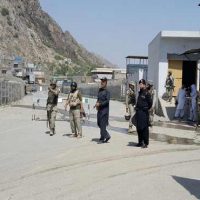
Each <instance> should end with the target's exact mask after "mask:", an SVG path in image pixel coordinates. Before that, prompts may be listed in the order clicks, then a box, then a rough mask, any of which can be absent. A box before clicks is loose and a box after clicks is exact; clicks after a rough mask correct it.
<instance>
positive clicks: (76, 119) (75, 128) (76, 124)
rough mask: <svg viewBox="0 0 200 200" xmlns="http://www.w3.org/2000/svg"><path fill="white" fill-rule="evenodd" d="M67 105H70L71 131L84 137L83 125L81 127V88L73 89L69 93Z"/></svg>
mask: <svg viewBox="0 0 200 200" xmlns="http://www.w3.org/2000/svg"><path fill="white" fill-rule="evenodd" d="M67 105H69V107H70V110H69V118H70V126H71V131H72V134H73V135H74V136H76V137H77V136H80V137H82V127H81V116H80V113H81V106H82V96H81V94H80V92H79V90H75V91H73V92H72V91H71V92H70V94H69V95H68V99H67Z"/></svg>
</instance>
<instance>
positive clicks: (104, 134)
mask: <svg viewBox="0 0 200 200" xmlns="http://www.w3.org/2000/svg"><path fill="white" fill-rule="evenodd" d="M106 87H107V78H106V77H103V78H102V79H101V87H100V88H99V92H98V96H97V102H96V104H95V107H96V109H97V110H98V112H97V124H98V126H99V128H100V134H101V137H100V139H99V141H100V142H103V143H104V142H108V140H110V138H111V137H110V135H109V133H108V131H107V130H106V126H107V125H108V118H109V101H110V92H109V91H108V90H107V88H106Z"/></svg>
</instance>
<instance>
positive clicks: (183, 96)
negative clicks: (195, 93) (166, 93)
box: [175, 85, 186, 119]
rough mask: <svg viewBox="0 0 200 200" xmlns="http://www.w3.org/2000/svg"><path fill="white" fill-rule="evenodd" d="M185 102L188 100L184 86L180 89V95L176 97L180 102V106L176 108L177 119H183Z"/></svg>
mask: <svg viewBox="0 0 200 200" xmlns="http://www.w3.org/2000/svg"><path fill="white" fill-rule="evenodd" d="M185 100H186V92H185V86H184V85H182V87H181V88H180V89H179V91H178V95H177V97H176V101H177V102H178V105H177V107H176V112H175V118H179V117H180V118H181V119H183V117H184V106H185Z"/></svg>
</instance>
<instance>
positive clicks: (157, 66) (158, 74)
mask: <svg viewBox="0 0 200 200" xmlns="http://www.w3.org/2000/svg"><path fill="white" fill-rule="evenodd" d="M199 48H200V32H199V31H161V32H160V33H158V35H157V36H156V37H155V38H154V39H153V40H152V42H151V43H150V44H149V46H148V57H149V60H148V79H149V80H153V82H154V85H155V88H156V89H157V91H158V96H162V95H163V94H164V93H165V80H166V77H167V73H168V71H171V72H172V74H173V77H174V81H175V90H174V95H177V91H178V89H179V88H180V87H181V85H182V84H185V85H186V86H190V85H191V84H192V83H195V84H196V85H197V88H198V89H199V69H200V63H199V61H198V60H199V58H197V57H195V56H194V57H188V56H187V55H186V54H183V53H184V52H186V51H188V50H191V49H199Z"/></svg>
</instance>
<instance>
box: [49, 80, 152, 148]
mask: <svg viewBox="0 0 200 200" xmlns="http://www.w3.org/2000/svg"><path fill="white" fill-rule="evenodd" d="M139 88H140V90H139V93H138V98H137V102H136V94H135V85H134V83H133V82H130V83H129V89H128V91H127V99H126V111H127V112H129V113H130V116H131V117H130V122H129V130H128V131H129V132H131V131H132V126H133V124H134V125H135V126H136V129H137V133H138V144H137V146H138V147H143V148H147V147H148V144H149V126H150V125H151V121H150V117H149V115H152V114H153V113H154V112H153V110H152V103H153V100H152V99H153V96H152V95H153V93H152V92H153V90H152V85H151V84H150V83H149V84H146V81H145V80H144V79H141V80H140V81H139ZM58 95H59V89H58V88H57V86H56V82H55V81H53V82H51V84H50V86H49V88H48V99H47V117H48V122H49V128H50V135H51V136H52V135H54V134H55V118H56V113H57V103H58ZM109 102H110V92H109V91H108V90H107V78H106V77H103V78H102V79H101V85H100V88H99V91H98V95H97V101H96V104H95V106H94V107H95V108H96V110H97V125H98V127H99V128H100V138H99V142H102V143H106V142H108V141H109V140H110V138H111V136H110V134H109V133H108V131H107V130H106V127H107V126H108V120H109ZM67 106H69V108H70V109H69V117H70V126H71V131H72V136H74V137H79V138H81V137H82V127H81V113H82V112H83V104H82V96H81V94H80V91H79V90H78V88H77V83H76V82H72V83H71V89H70V93H69V94H68V97H67V101H66V104H65V108H67ZM134 113H135V116H134V118H135V122H134V123H133V115H134Z"/></svg>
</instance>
